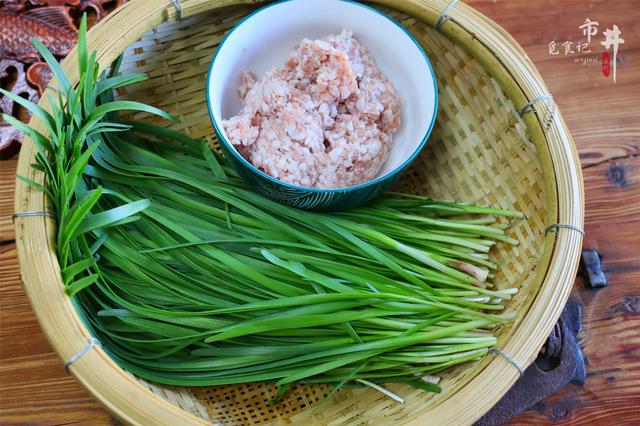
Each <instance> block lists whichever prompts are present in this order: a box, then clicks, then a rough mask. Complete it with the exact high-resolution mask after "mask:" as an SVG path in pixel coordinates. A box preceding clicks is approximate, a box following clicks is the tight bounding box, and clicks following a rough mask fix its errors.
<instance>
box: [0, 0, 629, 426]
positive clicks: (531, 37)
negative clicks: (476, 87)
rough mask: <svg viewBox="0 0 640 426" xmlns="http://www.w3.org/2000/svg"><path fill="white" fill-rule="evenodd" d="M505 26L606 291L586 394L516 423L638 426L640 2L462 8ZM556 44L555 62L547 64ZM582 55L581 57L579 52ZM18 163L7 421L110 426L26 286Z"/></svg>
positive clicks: (7, 276)
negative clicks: (582, 204)
mask: <svg viewBox="0 0 640 426" xmlns="http://www.w3.org/2000/svg"><path fill="white" fill-rule="evenodd" d="M464 1H466V3H468V4H471V5H472V6H474V7H476V8H477V9H479V10H480V11H481V12H483V13H485V14H486V15H487V16H489V17H490V18H492V19H494V20H495V21H497V22H498V23H499V24H500V25H502V26H503V27H504V28H506V30H507V31H509V32H510V33H511V34H512V35H513V36H514V37H515V38H516V39H517V40H518V41H519V42H520V43H521V44H522V45H523V46H524V48H525V50H526V51H527V53H528V54H529V56H530V57H531V58H532V59H533V61H534V62H535V63H536V65H537V66H538V69H539V70H540V72H541V73H542V76H543V77H544V79H545V81H546V83H547V86H548V87H549V90H550V91H551V93H552V94H553V96H554V98H555V100H556V102H557V103H558V105H559V107H560V110H561V111H562V113H563V115H564V118H565V120H566V121H567V123H568V125H569V128H570V129H571V131H572V133H573V136H574V139H575V142H576V144H577V146H578V148H579V151H580V158H581V159H582V168H583V172H584V180H585V188H586V212H587V213H586V232H587V236H586V238H585V242H584V247H585V248H595V249H597V250H598V251H599V252H600V253H601V255H602V258H603V262H604V267H605V269H606V273H607V276H608V279H609V286H608V287H606V288H604V289H600V290H590V289H587V288H586V287H585V282H584V279H583V278H582V277H578V278H577V280H576V283H575V287H574V296H575V297H577V298H578V299H579V300H580V301H581V302H582V304H583V306H584V327H583V330H582V332H581V336H580V338H581V342H582V347H583V350H584V355H585V357H586V361H587V376H588V377H587V380H586V383H585V384H584V386H577V385H570V386H568V387H566V388H565V389H563V390H562V391H560V392H559V393H557V394H555V395H553V396H552V397H550V398H548V399H547V400H545V401H544V402H543V403H540V404H538V406H536V407H534V408H531V409H529V410H528V411H527V412H525V413H523V414H521V415H520V416H518V417H517V418H515V419H514V420H513V421H512V423H513V424H540V423H550V422H554V423H557V424H608V425H609V424H640V217H639V215H640V156H638V154H640V63H639V60H640V43H639V41H640V40H639V37H640V8H638V6H639V5H640V4H639V2H638V1H636V0H617V1H612V0H609V1H595V0H593V1H578V0H566V1H563V2H559V1H555V0H530V1H524V0H464ZM585 18H590V19H591V20H592V21H598V22H599V23H600V26H599V31H598V35H596V36H595V37H594V39H593V40H592V42H591V50H592V51H593V52H594V53H595V52H597V53H598V54H600V53H601V52H602V51H603V48H602V46H600V45H599V42H600V41H601V40H602V39H603V38H602V32H603V31H604V29H605V28H611V26H612V25H613V24H615V25H617V26H618V27H619V28H620V29H621V31H622V38H623V39H624V40H625V43H624V44H623V45H621V47H620V51H619V53H618V60H619V63H618V66H617V82H616V84H615V85H614V83H613V81H612V77H611V76H610V77H609V78H605V77H604V76H603V75H602V73H601V67H600V64H599V63H598V64H593V63H591V64H586V65H582V64H580V63H576V62H575V58H576V57H577V55H571V54H570V55H567V56H565V55H564V48H563V46H562V43H564V42H565V41H566V40H570V41H574V42H575V41H576V40H579V39H582V38H584V37H583V35H582V32H581V30H580V29H579V28H578V26H579V25H581V24H582V23H584V21H585ZM553 40H555V41H556V45H557V49H558V50H559V54H558V55H550V54H549V47H548V45H549V43H550V42H551V41H553ZM574 50H575V47H574ZM16 164H17V157H14V158H12V159H9V160H4V161H0V277H2V278H1V285H0V308H1V311H0V325H1V327H0V423H2V424H11V423H36V424H71V423H85V424H93V425H99V424H112V423H113V422H114V420H113V419H112V418H111V416H110V415H109V414H108V413H107V412H106V411H105V410H104V409H103V408H102V407H101V406H100V405H99V404H98V403H96V402H95V401H94V400H93V399H92V398H91V397H90V396H89V395H88V394H87V392H86V391H85V390H84V389H83V388H82V387H81V386H80V385H79V384H78V383H76V381H75V380H74V379H73V378H71V377H70V376H68V375H66V374H65V372H64V370H63V368H62V363H61V361H60V360H59V359H58V357H57V356H56V355H55V354H54V353H53V351H52V350H51V348H50V346H49V344H48V343H47V340H46V338H45V336H44V335H43V333H42V331H41V330H40V328H39V326H38V323H37V322H36V319H35V317H34V315H33V313H32V311H31V307H30V305H29V302H28V301H27V298H26V296H25V294H24V292H23V290H22V288H21V285H20V275H19V272H18V263H17V259H16V248H15V242H14V232H13V227H12V225H11V214H12V212H13V187H14V179H15V177H14V175H15V167H16Z"/></svg>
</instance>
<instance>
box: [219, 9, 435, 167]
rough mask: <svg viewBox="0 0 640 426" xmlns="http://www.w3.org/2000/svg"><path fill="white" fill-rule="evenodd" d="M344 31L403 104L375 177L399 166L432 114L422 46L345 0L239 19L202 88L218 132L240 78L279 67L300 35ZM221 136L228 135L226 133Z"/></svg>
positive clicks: (232, 111) (234, 105)
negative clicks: (387, 152)
mask: <svg viewBox="0 0 640 426" xmlns="http://www.w3.org/2000/svg"><path fill="white" fill-rule="evenodd" d="M343 29H346V30H350V31H353V34H354V36H355V37H356V38H357V39H358V41H360V43H361V44H362V45H363V46H364V47H366V48H367V49H368V50H369V52H370V53H371V55H372V56H373V58H374V60H375V62H376V65H377V66H378V67H379V69H380V70H381V71H382V72H383V73H384V74H385V75H386V76H387V78H388V79H389V80H390V81H391V82H392V83H393V84H394V86H395V88H396V90H397V92H398V95H399V96H400V98H401V100H402V110H401V122H400V127H399V128H398V130H397V131H396V133H395V135H394V147H393V149H392V151H391V153H390V155H389V159H388V160H387V161H386V163H385V164H384V166H383V167H382V170H381V171H380V173H379V174H378V176H377V177H381V176H384V175H386V174H388V173H390V172H392V171H394V170H395V169H397V168H398V167H400V166H401V165H403V164H404V163H405V162H406V161H407V160H408V159H409V158H410V157H411V156H412V154H413V153H414V152H415V151H416V149H417V148H418V147H419V146H420V143H421V142H422V141H423V139H424V138H425V136H426V135H427V132H428V131H429V129H430V128H431V124H432V121H433V120H434V119H435V114H436V107H437V106H436V105H435V104H436V86H435V81H434V78H435V77H434V75H433V71H432V70H431V66H430V64H429V62H428V59H427V58H426V56H425V54H424V53H423V51H422V49H421V48H420V47H419V46H417V45H416V42H415V41H414V40H413V39H412V38H411V37H410V36H409V34H408V33H407V32H406V30H405V29H404V28H403V27H401V26H399V25H397V24H396V23H394V22H393V21H391V20H389V18H387V17H385V16H384V15H382V14H380V13H379V12H377V11H375V10H372V9H370V8H369V7H366V6H363V5H360V4H357V3H352V2H349V1H344V0H290V1H286V2H282V3H276V4H274V5H271V6H268V7H266V8H265V9H262V10H260V11H259V12H257V13H255V14H253V15H251V16H250V17H248V18H247V19H246V20H244V21H242V22H241V23H240V24H239V26H238V27H237V28H235V29H234V30H233V31H232V32H231V33H230V34H229V35H228V37H227V38H226V40H225V41H224V43H223V44H222V45H221V46H220V48H219V49H218V52H217V54H216V56H215V58H214V62H213V64H212V68H211V72H210V73H209V81H208V85H207V88H208V89H207V90H208V91H209V93H208V95H209V102H210V105H209V107H210V108H211V113H212V115H213V119H214V121H215V122H216V124H217V127H218V129H219V131H220V132H222V134H223V135H224V129H223V128H222V126H221V125H220V123H221V121H222V120H223V119H228V118H230V117H232V116H234V115H237V114H238V113H239V112H240V110H241V108H242V102H241V100H240V96H239V94H238V90H237V89H238V87H239V85H240V78H239V76H240V73H241V71H243V70H248V71H250V72H252V73H253V74H254V75H255V76H256V77H257V78H260V77H262V76H263V75H264V74H265V73H266V72H267V71H268V70H269V69H270V68H272V67H273V66H274V65H275V66H276V67H281V66H282V65H283V64H284V62H285V60H286V58H287V56H288V54H289V52H290V51H291V50H293V48H294V47H295V46H296V45H297V44H299V43H300V41H302V39H304V38H309V39H317V38H322V37H324V36H325V35H327V34H331V33H338V32H340V31H342V30H343ZM225 138H226V135H225Z"/></svg>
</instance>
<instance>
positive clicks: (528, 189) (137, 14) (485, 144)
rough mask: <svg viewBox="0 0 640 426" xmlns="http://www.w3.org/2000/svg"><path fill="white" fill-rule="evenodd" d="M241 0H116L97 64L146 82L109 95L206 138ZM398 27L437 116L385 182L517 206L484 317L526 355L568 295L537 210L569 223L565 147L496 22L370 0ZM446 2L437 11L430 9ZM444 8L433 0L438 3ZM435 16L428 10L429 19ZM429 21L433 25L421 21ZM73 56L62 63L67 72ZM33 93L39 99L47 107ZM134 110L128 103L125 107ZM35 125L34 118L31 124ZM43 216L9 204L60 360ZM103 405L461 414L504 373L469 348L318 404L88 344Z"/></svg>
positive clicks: (557, 248)
mask: <svg viewBox="0 0 640 426" xmlns="http://www.w3.org/2000/svg"><path fill="white" fill-rule="evenodd" d="M258 3H261V2H260V1H257V0H254V1H251V0H183V1H182V2H181V14H182V19H180V17H179V16H178V12H177V9H176V8H175V7H174V5H173V3H172V2H171V1H169V0H132V1H130V2H129V3H127V4H126V5H125V6H124V7H122V8H121V9H118V10H117V11H115V12H114V13H112V14H111V15H110V16H109V17H108V18H107V19H105V20H104V21H102V22H100V23H99V24H98V25H97V26H96V27H95V28H93V29H92V30H91V31H90V33H89V49H90V50H94V49H95V50H96V51H97V53H98V55H97V57H98V60H99V62H100V64H101V66H102V67H105V66H107V65H108V64H110V63H111V62H112V61H113V60H114V59H115V58H116V57H117V56H118V55H119V54H120V53H122V52H125V60H124V64H123V67H124V70H125V71H131V70H137V71H143V72H147V73H148V74H149V76H150V80H149V81H147V82H144V83H142V84H139V85H137V86H134V87H132V88H131V89H130V90H129V91H128V92H126V93H121V96H122V97H125V98H131V99H136V100H140V101H143V102H146V103H150V104H154V105H156V106H159V107H161V108H164V109H165V110H167V111H168V112H170V113H171V114H173V115H175V116H178V117H179V118H180V119H181V122H180V123H178V124H174V125H173V127H174V128H176V129H178V130H181V131H184V132H186V133H188V134H190V135H191V136H194V137H206V138H207V139H208V140H209V141H210V142H212V143H216V141H215V136H214V132H213V129H212V127H211V125H210V122H209V118H208V116H207V108H206V106H205V90H204V87H205V78H206V71H207V67H208V63H209V61H210V59H211V57H212V55H213V53H214V51H215V48H216V46H217V44H218V43H219V42H220V40H221V38H222V37H223V35H224V34H225V33H226V32H227V31H228V30H229V29H230V28H231V27H232V26H233V25H234V23H235V22H237V21H238V19H240V18H241V17H242V16H244V15H245V14H247V13H248V12H249V11H251V10H252V9H255V7H256V6H257V4H258ZM373 4H374V5H376V7H380V8H383V9H384V10H385V11H387V12H389V13H390V14H391V15H392V16H393V17H395V18H396V19H397V20H399V21H400V22H401V23H402V24H403V25H404V26H406V27H407V28H408V29H409V30H410V31H411V32H412V33H413V34H414V35H415V36H416V37H417V39H418V40H419V41H420V43H422V45H423V46H424V48H425V50H426V51H427V53H428V54H429V56H430V58H431V61H432V63H433V65H434V68H435V71H436V74H437V77H438V90H439V93H440V105H439V109H440V110H439V114H438V119H437V124H436V127H435V129H434V131H433V134H432V136H431V138H430V141H429V143H428V148H427V149H426V150H425V151H424V152H423V154H422V155H421V157H420V158H419V159H418V160H417V161H416V162H415V163H414V165H413V167H412V169H411V170H410V172H409V173H408V174H407V175H406V177H405V178H404V179H403V180H402V181H401V182H400V184H399V189H401V190H404V191H412V192H416V193H421V194H429V195H431V196H434V197H438V198H445V199H456V200H464V201H473V202H477V203H480V204H483V205H490V206H494V207H502V208H508V209H515V210H520V211H522V212H524V213H525V215H526V218H525V219H524V220H522V221H520V222H517V223H516V224H515V225H514V227H513V230H512V236H513V237H515V238H517V239H518V240H520V241H521V244H520V245H519V246H518V247H511V246H506V245H504V246H501V245H499V246H497V249H496V250H495V251H494V252H493V256H494V258H495V259H496V261H497V263H498V264H500V265H501V270H500V273H499V275H498V276H497V277H496V282H497V285H498V286H517V287H520V289H521V290H520V292H519V293H518V295H517V297H515V298H514V300H512V301H511V304H510V308H511V309H513V310H515V311H516V312H517V318H516V320H515V321H514V322H513V323H511V324H509V325H508V326H506V327H504V328H503V329H502V330H499V331H498V332H499V342H498V347H499V348H500V349H502V351H504V352H505V353H507V354H510V355H511V356H512V357H513V358H514V359H515V360H516V361H517V362H518V363H519V364H520V365H522V366H527V365H529V364H530V363H531V362H532V361H533V360H534V359H535V357H536V355H537V353H538V351H539V349H540V347H541V345H542V344H543V342H544V340H545V338H546V337H547V335H548V334H549V333H550V331H551V329H552V327H553V325H554V323H555V322H556V320H557V318H558V317H559V315H560V312H561V310H562V307H563V306H564V303H565V302H566V299H567V297H568V295H569V292H570V289H571V286H572V282H573V278H574V274H575V272H576V268H577V263H578V256H579V252H580V248H581V244H582V235H581V234H580V233H579V232H576V231H575V230H573V229H567V228H557V229H555V230H554V232H547V231H549V230H548V229H546V228H547V227H548V226H549V225H552V224H567V225H572V226H574V227H577V228H582V226H583V210H584V201H583V184H582V175H581V172H580V167H579V160H578V156H577V153H576V149H575V147H574V145H573V143H572V140H571V136H570V134H569V131H568V129H567V127H566V125H565V123H564V121H563V119H562V117H561V115H560V113H559V111H558V110H557V108H556V106H555V104H554V103H553V100H552V99H543V100H540V101H536V102H535V103H533V105H531V104H530V101H532V100H536V99H537V98H539V97H541V96H543V97H544V96H545V95H547V93H548V92H547V88H546V87H545V85H544V83H543V81H542V79H541V77H540V75H539V74H538V71H537V70H536V69H535V67H534V66H533V64H532V63H531V61H530V60H529V58H528V57H527V55H526V54H525V53H524V51H523V50H522V48H521V47H520V46H519V45H518V44H517V43H516V42H515V41H514V40H513V39H512V38H511V37H510V36H509V35H508V34H507V33H506V32H505V31H504V30H503V29H502V28H500V27H499V26H498V25H496V24H495V23H494V22H492V21H491V20H489V19H488V18H486V17H485V16H483V15H481V14H480V13H478V12H476V11H474V10H473V9H472V8H470V7H468V6H466V5H464V4H461V3H458V4H456V5H455V7H448V6H449V4H448V2H446V1H443V0H403V1H394V0H376V1H374V2H373ZM445 9H446V10H445ZM443 12H445V13H443ZM439 21H440V22H439ZM436 27H438V28H437V29H436ZM76 62H77V54H76V51H75V50H74V51H73V52H71V54H70V55H69V56H68V57H67V59H66V60H65V62H64V64H63V68H64V69H65V71H66V72H67V73H68V74H69V76H70V77H71V78H70V79H71V81H72V82H73V81H74V80H75V81H77V78H78V75H77V68H76ZM46 100H47V96H46V95H45V96H43V97H42V101H41V102H40V105H41V106H43V107H44V108H46V109H48V103H47V101H46ZM137 118H139V117H137ZM31 124H32V125H35V126H36V127H37V128H38V130H40V131H41V132H43V131H44V130H43V127H42V126H41V125H40V123H37V122H35V121H34V122H32V123H31ZM34 152H35V148H34V145H33V144H32V143H31V142H30V141H25V143H24V144H23V147H22V152H21V155H20V161H19V165H18V174H21V175H23V176H27V177H29V178H30V179H33V180H35V181H38V182H41V181H42V175H41V174H39V173H37V172H36V171H35V170H34V169H32V168H30V167H29V164H30V163H31V162H32V159H33V155H34ZM15 197H16V198H15V208H16V212H37V211H42V210H44V209H46V207H47V206H46V203H45V199H44V197H43V194H42V193H40V192H38V191H36V190H34V189H33V188H30V187H27V186H26V185H25V184H24V183H22V182H21V181H17V190H16V196H15ZM54 232H55V222H54V221H52V220H51V219H50V218H47V217H42V216H40V217H38V216H31V217H18V218H16V235H17V245H18V255H19V258H20V267H21V272H22V279H23V282H24V287H25V290H26V292H27V294H28V296H29V298H30V300H31V304H32V305H33V309H34V311H35V313H36V315H37V317H38V319H39V321H40V325H41V326H42V328H43V330H44V331H45V333H46V335H47V337H48V339H49V342H50V343H51V345H52V346H53V348H54V350H55V351H56V352H57V353H58V354H59V356H60V358H61V359H62V360H64V361H67V360H69V359H70V358H71V357H72V356H74V354H77V353H78V352H79V351H81V350H82V349H83V348H85V347H87V342H88V340H87V339H88V337H89V334H88V331H87V329H86V328H85V326H84V325H83V323H82V321H81V320H80V318H79V317H78V315H77V314H76V311H75V308H74V306H73V304H72V302H71V300H70V299H69V298H68V297H67V296H66V294H65V293H64V290H63V284H62V281H61V277H60V270H59V267H58V260H57V258H56V255H55V247H54V238H53V235H54ZM69 372H70V374H72V375H73V376H75V377H76V379H77V380H78V381H79V382H80V383H82V385H83V386H85V387H86V388H87V389H88V390H89V392H90V393H91V394H92V395H93V396H94V397H95V398H96V399H97V400H99V401H100V402H101V403H102V404H104V406H105V407H106V408H107V409H108V410H109V411H110V412H112V413H113V414H114V415H115V416H116V417H118V418H120V419H121V420H123V421H125V422H127V423H131V424H153V425H160V424H167V425H183V424H184V425H186V424H211V423H212V422H213V423H222V424H224V425H234V424H242V425H244V424H261V423H275V424H289V423H291V424H330V425H338V424H340V425H342V424H345V425H346V424H349V425H352V424H353V425H355V424H376V425H378V424H415V425H418V424H427V423H428V424H446V425H451V424H456V425H457V424H469V423H472V422H473V421H475V420H476V419H478V418H479V417H480V416H481V415H482V414H484V413H485V412H486V411H487V410H488V409H489V408H490V407H491V406H492V405H493V404H495V403H496V402H497V401H498V400H499V398H500V397H501V396H502V395H503V394H504V393H505V392H506V391H507V390H508V389H509V387H510V386H511V385H512V384H513V383H514V382H515V380H516V379H517V378H518V375H519V373H518V370H517V369H516V368H515V367H514V365H512V364H511V363H510V362H508V361H507V360H506V359H505V358H503V357H497V358H493V357H491V356H487V357H485V358H484V359H483V360H482V361H480V362H476V363H472V364H466V365H463V366H461V367H458V368H456V369H454V370H451V371H449V372H447V373H446V374H444V378H443V381H442V384H443V392H442V393H441V394H439V395H432V394H427V393H424V392H422V391H416V390H413V389H412V388H409V387H406V386H401V385H394V386H390V389H391V390H392V391H394V392H396V393H398V394H400V395H402V396H404V397H405V398H406V403H405V404H404V405H400V404H398V403H396V402H395V401H393V400H391V399H389V398H386V397H385V396H384V395H382V394H380V393H378V392H376V391H375V390H371V389H343V390H341V391H340V392H338V393H337V394H336V396H334V397H333V398H332V399H331V400H329V401H328V402H327V403H326V404H325V405H324V407H323V409H322V410H321V411H320V412H318V413H312V411H313V408H312V407H313V406H314V404H316V403H317V402H318V401H320V400H321V399H322V398H323V397H324V395H325V394H326V393H327V387H323V386H320V385H318V386H311V385H304V386H297V387H295V388H294V389H293V390H291V391H290V392H289V394H288V395H287V397H286V398H285V399H284V400H283V401H282V402H281V403H279V404H278V405H276V406H273V407H272V406H268V405H267V404H266V401H267V400H269V399H270V398H271V397H272V396H273V395H274V388H273V386H271V385H266V384H244V385H233V386H219V387H211V388H173V387H166V386H159V385H154V384H152V383H147V382H145V381H143V380H141V379H138V378H136V377H135V376H133V375H131V374H129V373H127V372H125V371H124V370H122V369H121V368H119V367H118V366H117V365H116V364H115V363H114V362H113V361H112V360H111V359H110V358H109V356H108V355H107V354H106V353H105V352H104V351H103V350H102V349H100V348H99V347H94V348H92V349H90V350H88V351H86V353H84V354H83V356H82V357H81V358H79V359H78V360H77V361H75V362H74V363H73V365H71V366H70V368H69Z"/></svg>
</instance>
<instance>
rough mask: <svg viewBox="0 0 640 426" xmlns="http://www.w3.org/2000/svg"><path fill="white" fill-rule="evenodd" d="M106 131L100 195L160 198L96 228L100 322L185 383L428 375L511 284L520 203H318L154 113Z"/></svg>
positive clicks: (144, 364)
mask: <svg viewBox="0 0 640 426" xmlns="http://www.w3.org/2000/svg"><path fill="white" fill-rule="evenodd" d="M126 124H127V125H128V126H130V128H131V130H130V131H129V132H127V133H120V134H108V135H105V137H104V140H103V142H102V143H101V144H100V145H99V147H98V148H97V149H96V150H95V151H94V154H93V159H94V163H93V164H92V165H90V166H88V167H87V169H86V170H85V175H86V177H87V180H88V182H94V185H95V184H96V183H97V182H99V183H100V184H101V185H103V186H104V188H105V195H106V196H105V197H103V198H102V199H101V200H100V202H99V206H100V208H101V209H104V210H110V209H113V208H115V207H116V206H117V205H119V204H122V203H140V202H148V203H149V205H148V207H146V208H145V209H144V210H142V211H141V212H140V213H139V218H138V220H135V221H132V222H130V223H127V224H122V225H120V226H117V227H113V228H109V229H108V230H104V231H101V232H97V233H95V238H96V240H97V241H99V242H100V243H101V245H100V247H99V249H98V250H97V252H96V255H97V256H99V257H100V260H99V261H98V267H99V268H97V271H98V272H97V273H98V274H99V275H100V278H101V279H99V280H98V281H97V282H96V284H95V285H94V286H92V287H90V288H87V289H86V290H85V291H83V292H82V293H80V294H78V298H79V299H78V300H79V301H80V306H81V307H82V309H83V310H84V312H85V315H86V318H87V320H88V322H89V323H90V324H91V326H92V327H93V329H94V330H95V332H96V333H97V334H98V335H99V337H100V339H101V340H102V341H103V344H104V346H105V347H106V348H107V349H108V350H109V351H110V352H111V354H112V355H113V357H114V358H115V359H116V360H118V362H120V363H121V365H123V366H124V367H125V368H127V369H128V370H129V371H131V372H133V373H135V374H137V375H139V376H142V377H144V378H146V379H149V380H154V381H157V382H161V383H167V384H174V385H190V386H194V385H221V384H230V383H240V382H248V381H271V382H275V383H276V384H277V385H278V386H285V385H289V384H291V383H295V382H323V383H341V382H344V381H345V379H347V378H348V382H360V383H362V381H365V382H367V383H372V384H377V383H389V382H408V383H411V384H413V385H416V386H421V387H423V388H428V389H432V390H433V389H434V387H433V386H432V385H429V384H427V383H425V382H423V381H421V379H420V378H421V377H422V376H424V375H430V374H433V373H436V372H438V371H441V370H442V369H444V368H447V367H449V366H452V365H455V364H459V363H462V362H466V361H470V360H474V359H478V358H480V357H482V356H483V355H484V354H486V353H487V350H488V348H489V347H491V346H493V345H494V344H495V343H496V338H495V337H494V336H493V335H492V334H491V332H490V331H489V330H490V329H491V327H494V326H495V325H496V324H498V323H503V322H506V321H508V320H509V319H510V315H509V314H504V313H502V314H501V313H500V312H501V311H502V310H503V308H504V306H503V305H502V301H503V300H505V299H509V298H510V297H511V295H513V294H514V293H515V291H516V290H514V289H495V288H493V286H492V284H491V283H490V282H489V279H488V277H489V276H491V275H492V273H493V271H494V270H495V269H496V265H495V264H493V263H492V262H491V261H490V260H489V256H488V252H489V250H490V248H491V246H492V245H494V244H495V243H496V242H497V241H505V242H507V243H515V242H514V241H513V240H511V239H510V238H509V237H507V236H506V233H505V231H504V229H502V227H499V226H496V225H495V223H494V221H495V217H496V216H507V217H519V214H518V213H515V212H510V211H504V210H495V209H488V208H481V207H476V206H470V205H463V204H455V203H449V202H442V201H434V200H431V199H428V198H424V197H418V196H408V195H402V194H388V195H386V196H384V197H383V198H382V199H380V200H378V201H377V202H375V203H373V204H371V205H369V206H367V207H363V208H359V209H354V210H351V211H348V212H343V213H333V214H327V213H314V212H307V211H301V210H297V209H293V208H289V207H286V206H283V205H281V204H278V203H276V202H274V201H271V200H269V199H266V198H264V197H262V196H261V195H258V194H256V193H254V192H253V191H252V190H251V189H250V188H248V187H247V186H246V185H245V183H244V182H243V181H242V180H241V179H240V178H239V177H238V176H237V174H236V173H235V172H234V171H233V170H232V169H231V168H230V167H229V165H228V164H227V163H226V162H225V160H224V158H223V157H221V156H219V155H218V154H217V153H216V152H215V151H213V150H212V149H211V148H210V147H209V146H207V145H206V143H204V142H202V141H196V140H192V139H190V138H188V137H186V136H185V135H182V134H180V133H177V132H174V131H171V130H168V129H164V128H161V127H157V126H154V125H150V124H142V123H126Z"/></svg>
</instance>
